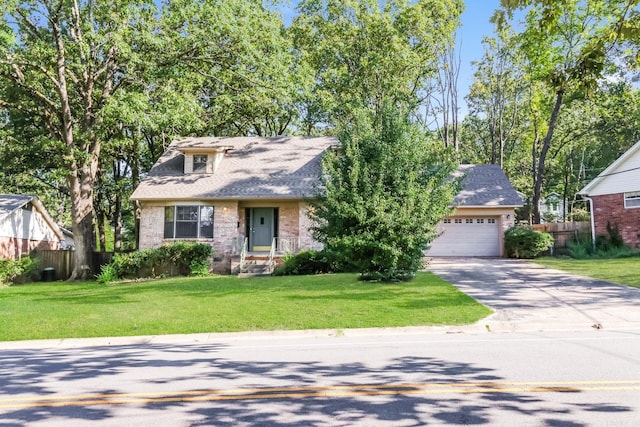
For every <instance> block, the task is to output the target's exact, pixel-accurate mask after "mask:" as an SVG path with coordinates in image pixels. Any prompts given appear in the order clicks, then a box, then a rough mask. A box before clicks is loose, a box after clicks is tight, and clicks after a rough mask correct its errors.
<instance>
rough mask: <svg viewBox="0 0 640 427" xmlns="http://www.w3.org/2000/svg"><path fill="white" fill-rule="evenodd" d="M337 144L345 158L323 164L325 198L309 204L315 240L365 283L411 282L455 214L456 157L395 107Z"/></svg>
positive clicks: (364, 120)
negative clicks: (440, 227) (442, 222)
mask: <svg viewBox="0 0 640 427" xmlns="http://www.w3.org/2000/svg"><path fill="white" fill-rule="evenodd" d="M340 142H341V152H340V155H338V154H336V153H330V154H328V155H327V156H325V157H324V159H323V163H322V167H323V172H322V180H323V182H322V184H323V185H322V186H320V187H322V188H323V189H324V190H323V191H318V194H317V198H316V199H315V200H314V201H312V202H311V204H312V207H313V209H311V211H310V216H311V219H312V220H313V221H314V223H315V224H316V226H315V227H314V229H313V231H314V237H315V238H316V240H318V241H319V242H321V243H323V244H324V247H325V248H327V250H328V251H330V253H332V254H336V256H338V257H339V259H341V260H343V261H344V262H345V263H348V264H351V265H353V266H354V267H355V269H356V270H357V271H358V272H360V273H361V276H360V277H361V278H362V279H364V280H371V279H374V280H380V281H397V280H407V279H410V278H412V277H413V275H414V274H415V272H416V271H418V270H419V269H420V268H421V267H422V259H423V257H424V251H425V249H427V247H428V246H429V243H430V242H431V241H432V240H433V239H434V238H435V237H436V235H437V224H438V222H439V220H440V219H441V218H443V217H445V216H446V215H448V214H450V213H451V211H452V209H451V202H452V201H453V198H454V196H455V194H456V193H457V192H458V181H457V180H455V179H453V180H452V179H451V176H452V174H453V172H454V171H455V169H456V164H455V162H454V156H453V155H452V153H450V152H449V151H447V150H443V149H442V147H441V145H439V144H435V143H434V141H433V140H432V139H430V138H429V137H428V136H427V135H426V134H425V133H424V131H423V130H422V129H421V128H420V127H419V126H416V125H415V123H414V122H412V120H411V118H410V114H409V113H408V112H407V111H404V110H401V109H397V108H395V107H393V106H392V105H385V106H384V108H383V109H382V110H381V111H380V112H379V113H377V114H375V115H374V114H371V113H370V112H361V113H359V114H356V117H355V118H354V121H353V122H352V123H350V124H348V125H347V126H346V127H345V128H344V129H343V131H342V132H341V135H340ZM320 187H319V188H320Z"/></svg>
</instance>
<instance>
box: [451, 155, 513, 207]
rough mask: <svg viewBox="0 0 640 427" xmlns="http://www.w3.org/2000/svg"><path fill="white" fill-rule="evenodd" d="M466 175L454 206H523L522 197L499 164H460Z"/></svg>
mask: <svg viewBox="0 0 640 427" xmlns="http://www.w3.org/2000/svg"><path fill="white" fill-rule="evenodd" d="M456 176H458V177H459V176H464V177H463V179H462V182H461V186H462V190H461V191H460V192H459V193H458V195H457V196H456V197H455V199H454V201H453V204H454V206H460V207H465V206H466V207H469V206H522V198H521V197H520V195H519V194H518V192H517V191H516V190H514V188H513V186H512V185H511V182H509V179H508V178H507V176H506V175H505V174H504V172H503V171H502V169H501V168H500V166H498V165H460V167H459V168H458V171H457V172H456Z"/></svg>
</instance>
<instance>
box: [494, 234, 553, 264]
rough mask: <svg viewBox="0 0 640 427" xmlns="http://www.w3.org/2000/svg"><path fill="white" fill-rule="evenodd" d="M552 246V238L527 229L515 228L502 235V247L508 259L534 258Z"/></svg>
mask: <svg viewBox="0 0 640 427" xmlns="http://www.w3.org/2000/svg"><path fill="white" fill-rule="evenodd" d="M552 246H553V237H552V236H551V235H550V234H549V233H542V232H540V231H537V230H534V229H532V228H529V227H522V226H516V227H512V228H510V229H508V230H507V231H506V232H505V234H504V247H505V252H506V255H507V256H508V257H509V258H536V257H538V256H540V255H542V253H544V252H545V251H547V250H548V249H549V248H551V247H552Z"/></svg>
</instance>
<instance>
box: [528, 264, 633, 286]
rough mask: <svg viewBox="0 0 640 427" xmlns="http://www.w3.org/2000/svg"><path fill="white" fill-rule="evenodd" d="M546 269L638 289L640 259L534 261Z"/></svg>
mask: <svg viewBox="0 0 640 427" xmlns="http://www.w3.org/2000/svg"><path fill="white" fill-rule="evenodd" d="M534 262H535V263H537V264H542V265H544V266H546V267H550V268H556V269H558V270H564V271H567V272H569V273H574V274H578V275H580V276H587V277H593V278H596V279H601V280H606V281H608V282H613V283H619V284H621V285H627V286H633V287H635V288H640V257H631V258H616V259H572V258H551V257H545V258H538V259H536V260H535V261H534Z"/></svg>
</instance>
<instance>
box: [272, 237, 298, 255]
mask: <svg viewBox="0 0 640 427" xmlns="http://www.w3.org/2000/svg"><path fill="white" fill-rule="evenodd" d="M274 240H276V250H277V251H278V253H288V254H295V253H298V251H299V248H300V245H299V243H298V238H297V237H276V238H275V239H274Z"/></svg>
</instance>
